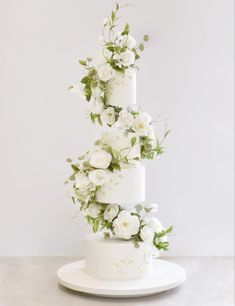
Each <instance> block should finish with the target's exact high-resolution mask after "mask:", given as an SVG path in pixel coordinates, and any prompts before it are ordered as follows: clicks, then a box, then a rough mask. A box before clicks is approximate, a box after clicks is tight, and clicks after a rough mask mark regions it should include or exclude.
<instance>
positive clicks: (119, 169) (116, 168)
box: [112, 163, 121, 171]
mask: <svg viewBox="0 0 235 306" xmlns="http://www.w3.org/2000/svg"><path fill="white" fill-rule="evenodd" d="M112 168H113V170H114V169H115V170H118V171H121V167H120V165H119V164H118V163H115V164H112Z"/></svg>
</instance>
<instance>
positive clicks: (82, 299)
mask: <svg viewBox="0 0 235 306" xmlns="http://www.w3.org/2000/svg"><path fill="white" fill-rule="evenodd" d="M77 259H80V258H74V257H18V258H16V257H12V258H10V257H0V306H77V305H79V306H80V305H81V306H86V305H89V306H103V305H104V306H105V305H107V306H110V305H115V306H119V305H122V306H123V305H124V306H125V305H135V306H148V305H154V306H158V305H159V306H233V305H234V300H233V271H234V260H233V258H214V257H213V258H211V257H208V258H168V259H170V260H171V261H172V262H175V263H178V264H180V265H181V266H183V267H184V268H185V270H186V272H187V280H186V282H185V283H184V284H183V285H182V286H180V287H179V288H177V289H172V290H170V291H167V292H163V293H160V294H157V295H154V296H149V297H143V298H132V299H110V298H100V297H95V296H88V295H85V294H81V293H77V292H73V291H71V290H69V289H66V288H64V287H62V286H60V285H58V282H57V278H56V271H57V270H58V268H59V267H60V266H62V265H64V264H66V263H69V262H72V261H75V260H77Z"/></svg>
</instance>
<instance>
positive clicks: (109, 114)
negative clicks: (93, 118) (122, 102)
mask: <svg viewBox="0 0 235 306" xmlns="http://www.w3.org/2000/svg"><path fill="white" fill-rule="evenodd" d="M102 119H103V120H104V121H105V122H106V123H107V124H109V125H112V124H114V122H115V111H114V108H113V107H108V108H107V109H106V110H105V111H104V112H103V113H102Z"/></svg>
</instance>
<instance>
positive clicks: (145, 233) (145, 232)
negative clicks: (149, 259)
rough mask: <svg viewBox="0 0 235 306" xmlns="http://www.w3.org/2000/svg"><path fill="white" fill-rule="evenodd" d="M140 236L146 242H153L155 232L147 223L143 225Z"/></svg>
mask: <svg viewBox="0 0 235 306" xmlns="http://www.w3.org/2000/svg"><path fill="white" fill-rule="evenodd" d="M140 237H141V239H142V240H143V241H144V242H147V243H152V242H153V238H154V233H153V231H152V229H151V228H150V227H149V226H147V225H145V226H144V227H142V229H141V231H140Z"/></svg>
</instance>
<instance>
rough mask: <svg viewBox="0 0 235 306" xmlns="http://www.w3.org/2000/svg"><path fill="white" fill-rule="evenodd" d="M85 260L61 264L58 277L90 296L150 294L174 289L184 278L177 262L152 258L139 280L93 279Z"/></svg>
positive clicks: (62, 282) (183, 273) (73, 288)
mask: <svg viewBox="0 0 235 306" xmlns="http://www.w3.org/2000/svg"><path fill="white" fill-rule="evenodd" d="M84 267H85V260H80V261H76V262H73V263H70V264H67V265H65V266H63V267H61V268H60V269H59V270H58V272H57V276H58V280H59V282H60V284H62V285H63V286H65V287H67V288H70V289H72V290H76V291H79V292H84V293H88V294H92V295H98V296H105V297H113V298H125V297H138V296H146V295H152V294H155V293H159V292H162V291H165V290H169V289H172V288H175V287H177V286H179V285H180V284H182V283H183V282H184V280H185V270H184V269H183V268H182V267H180V266H179V265H177V264H175V263H172V262H169V261H165V260H159V259H157V260H154V261H153V272H152V274H151V275H150V276H148V277H146V278H143V279H134V280H104V279H98V278H93V277H91V276H89V275H88V274H87V273H86V272H85V271H84Z"/></svg>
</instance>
